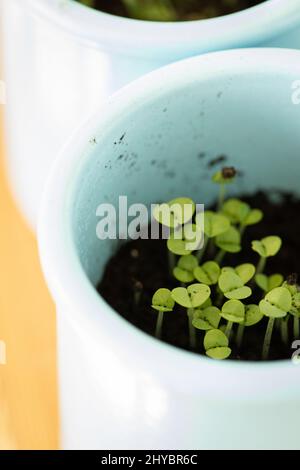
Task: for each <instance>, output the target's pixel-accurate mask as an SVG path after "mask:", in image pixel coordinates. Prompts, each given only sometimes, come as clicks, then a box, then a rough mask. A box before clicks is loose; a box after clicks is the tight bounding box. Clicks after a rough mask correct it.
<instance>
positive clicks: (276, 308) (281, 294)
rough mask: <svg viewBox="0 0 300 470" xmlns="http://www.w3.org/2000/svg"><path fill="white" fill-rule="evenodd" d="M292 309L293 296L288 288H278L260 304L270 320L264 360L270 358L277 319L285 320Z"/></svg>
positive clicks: (269, 293) (264, 347)
mask: <svg viewBox="0 0 300 470" xmlns="http://www.w3.org/2000/svg"><path fill="white" fill-rule="evenodd" d="M291 307H292V296H291V294H290V292H289V290H288V289H287V288H286V287H276V288H275V289H273V290H271V291H270V292H268V293H267V294H266V296H265V298H264V299H263V300H261V301H260V303H259V309H260V311H261V312H262V314H263V315H265V316H266V317H268V318H269V321H268V326H267V331H266V335H265V340H264V344H263V351H262V358H263V360H266V359H267V358H268V356H269V351H270V345H271V339H272V333H273V328H274V323H275V319H276V318H281V319H282V318H285V317H286V315H287V314H288V312H289V311H290V310H291Z"/></svg>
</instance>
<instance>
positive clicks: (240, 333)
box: [236, 323, 245, 349]
mask: <svg viewBox="0 0 300 470" xmlns="http://www.w3.org/2000/svg"><path fill="white" fill-rule="evenodd" d="M244 332H245V325H242V324H241V323H240V324H239V327H238V330H237V336H236V344H237V347H238V349H241V346H242V343H243V339H244Z"/></svg>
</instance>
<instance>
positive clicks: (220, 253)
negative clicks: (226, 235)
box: [215, 250, 226, 265]
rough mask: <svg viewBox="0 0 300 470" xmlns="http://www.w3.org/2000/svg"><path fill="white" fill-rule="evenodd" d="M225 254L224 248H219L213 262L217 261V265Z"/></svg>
mask: <svg viewBox="0 0 300 470" xmlns="http://www.w3.org/2000/svg"><path fill="white" fill-rule="evenodd" d="M225 255H226V251H225V250H220V251H219V253H218V254H217V256H216V257H215V262H216V263H218V264H219V265H220V264H221V263H222V261H223V259H224V256H225Z"/></svg>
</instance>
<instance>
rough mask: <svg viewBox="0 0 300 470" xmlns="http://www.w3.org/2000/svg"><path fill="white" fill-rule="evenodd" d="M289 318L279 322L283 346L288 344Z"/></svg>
mask: <svg viewBox="0 0 300 470" xmlns="http://www.w3.org/2000/svg"><path fill="white" fill-rule="evenodd" d="M288 325H289V317H286V318H281V322H280V331H281V340H282V342H283V343H284V344H285V345H288V343H289V329H288Z"/></svg>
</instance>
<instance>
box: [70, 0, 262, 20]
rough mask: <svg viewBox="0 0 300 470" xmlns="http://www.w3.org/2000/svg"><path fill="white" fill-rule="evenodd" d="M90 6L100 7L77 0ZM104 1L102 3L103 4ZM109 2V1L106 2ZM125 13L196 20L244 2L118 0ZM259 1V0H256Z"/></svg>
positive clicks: (146, 17)
mask: <svg viewBox="0 0 300 470" xmlns="http://www.w3.org/2000/svg"><path fill="white" fill-rule="evenodd" d="M77 1H79V2H81V3H83V4H84V5H86V6H89V7H91V8H101V2H99V1H97V0H77ZM110 1H111V0H110ZM105 3H106V2H105V1H103V4H104V5H105ZM107 3H109V1H108V2H107ZM119 3H120V4H121V5H123V7H124V9H125V11H126V12H127V15H128V16H129V17H132V18H136V19H140V20H148V21H178V20H182V19H184V20H196V19H205V18H211V17H214V16H219V15H220V14H225V12H226V13H231V12H234V11H238V10H240V9H241V7H244V6H245V5H244V4H241V5H240V0H223V1H221V0H217V1H212V0H211V1H210V2H207V1H206V2H203V0H201V1H199V0H119ZM257 3H259V0H257Z"/></svg>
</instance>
